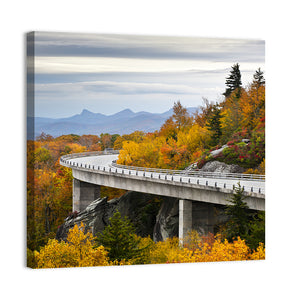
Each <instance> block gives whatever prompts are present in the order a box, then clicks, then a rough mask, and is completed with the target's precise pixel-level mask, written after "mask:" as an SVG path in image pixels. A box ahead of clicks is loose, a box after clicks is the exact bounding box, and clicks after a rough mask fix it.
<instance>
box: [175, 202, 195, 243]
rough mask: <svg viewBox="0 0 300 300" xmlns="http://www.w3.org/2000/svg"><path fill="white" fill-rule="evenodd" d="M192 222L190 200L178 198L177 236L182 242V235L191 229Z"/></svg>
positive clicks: (191, 204)
mask: <svg viewBox="0 0 300 300" xmlns="http://www.w3.org/2000/svg"><path fill="white" fill-rule="evenodd" d="M192 224H193V203H192V201H190V200H183V199H180V200H179V230H178V237H179V240H180V242H181V243H183V239H184V237H186V236H187V233H188V232H189V231H191V230H192Z"/></svg>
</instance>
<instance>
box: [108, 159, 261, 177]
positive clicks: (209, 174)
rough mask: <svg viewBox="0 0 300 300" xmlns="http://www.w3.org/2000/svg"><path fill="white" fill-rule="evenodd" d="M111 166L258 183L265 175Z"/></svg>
mask: <svg viewBox="0 0 300 300" xmlns="http://www.w3.org/2000/svg"><path fill="white" fill-rule="evenodd" d="M111 166H112V167H115V168H120V169H127V170H133V171H144V172H154V173H160V174H166V175H181V176H184V175H185V176H188V177H209V178H227V179H243V180H258V181H264V180H265V175H259V174H243V173H221V172H204V171H190V170H171V169H156V168H143V167H135V166H126V165H120V164H117V163H116V161H113V162H112V163H111Z"/></svg>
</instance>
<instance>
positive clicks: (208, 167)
mask: <svg viewBox="0 0 300 300" xmlns="http://www.w3.org/2000/svg"><path fill="white" fill-rule="evenodd" d="M201 171H204V172H218V173H243V172H244V171H245V169H244V168H242V167H240V166H238V165H227V164H225V163H223V162H219V161H216V160H215V161H209V162H207V163H206V164H205V165H204V166H203V167H202V168H201Z"/></svg>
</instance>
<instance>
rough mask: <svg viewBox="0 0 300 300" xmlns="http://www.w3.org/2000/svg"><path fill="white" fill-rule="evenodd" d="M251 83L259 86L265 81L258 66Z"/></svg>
mask: <svg viewBox="0 0 300 300" xmlns="http://www.w3.org/2000/svg"><path fill="white" fill-rule="evenodd" d="M253 83H254V84H255V85H256V86H257V87H260V86H261V85H264V84H265V83H266V81H265V78H264V72H263V71H261V70H260V68H258V70H256V71H255V74H254V75H253Z"/></svg>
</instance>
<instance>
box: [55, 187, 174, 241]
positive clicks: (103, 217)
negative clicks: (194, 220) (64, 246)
mask: <svg viewBox="0 0 300 300" xmlns="http://www.w3.org/2000/svg"><path fill="white" fill-rule="evenodd" d="M165 201H167V203H168V204H165ZM176 204H177V224H175V223H176V208H175V216H174V219H173V218H172V217H170V216H164V215H163V212H164V211H166V213H168V212H169V211H172V212H173V211H174V209H172V205H173V206H175V207H176ZM160 207H161V209H160ZM166 207H168V208H167V209H166ZM117 210H118V211H119V212H120V213H121V215H122V217H124V216H127V217H128V218H129V219H130V220H131V221H132V222H133V224H134V226H135V228H136V233H137V234H138V235H139V236H143V237H144V236H148V235H150V236H151V237H154V236H158V237H159V236H161V235H162V236H164V237H165V236H167V237H168V233H167V232H166V230H171V233H170V234H171V236H173V235H172V234H173V232H174V231H175V228H177V232H178V201H176V199H172V198H166V199H165V198H158V197H156V196H153V195H150V194H144V193H138V192H133V191H130V192H127V193H125V194H124V195H123V196H121V197H120V198H115V199H112V200H110V201H107V197H106V198H101V199H96V200H95V201H93V202H92V203H91V204H90V205H89V206H88V207H87V208H86V209H85V210H83V211H82V212H79V213H78V214H74V213H73V214H71V215H70V216H68V217H67V218H66V219H65V222H64V224H63V225H61V226H60V227H59V229H58V231H57V233H56V238H57V239H58V240H66V238H67V234H68V231H69V229H71V228H72V227H74V225H75V224H77V225H80V223H81V222H83V223H84V224H85V226H86V229H88V230H90V231H91V232H92V233H93V235H96V234H97V233H98V232H101V231H103V230H104V228H105V226H107V225H108V224H109V218H111V217H112V216H113V214H114V213H115V212H116V211H117ZM159 212H160V213H159ZM156 216H159V217H158V218H156ZM157 223H158V224H157ZM170 224H173V225H172V226H173V227H174V228H173V227H172V226H171V225H170ZM161 227H162V229H161ZM153 228H155V230H153ZM165 228H167V229H165ZM156 231H157V233H156ZM161 232H162V234H161ZM175 235H176V232H175ZM159 240H160V239H159Z"/></svg>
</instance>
